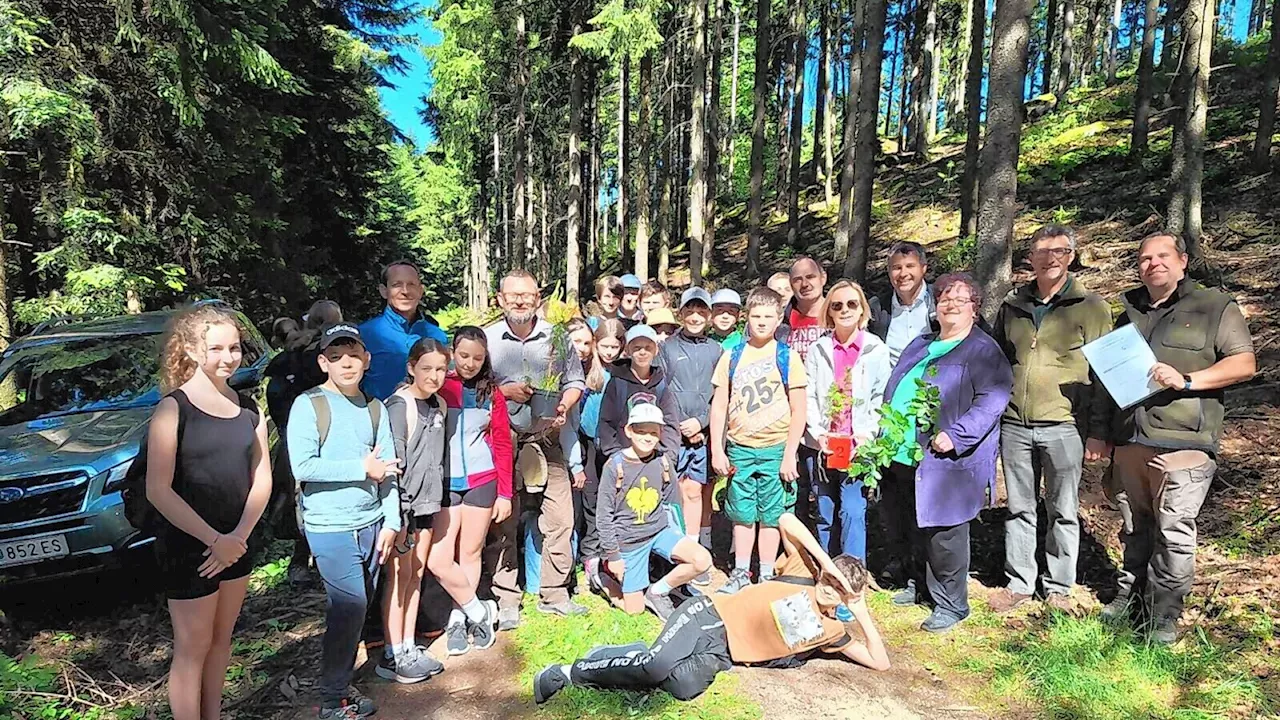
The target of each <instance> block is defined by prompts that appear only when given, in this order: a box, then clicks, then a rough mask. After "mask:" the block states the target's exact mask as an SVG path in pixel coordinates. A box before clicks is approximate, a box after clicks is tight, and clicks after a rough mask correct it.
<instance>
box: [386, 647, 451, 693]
mask: <svg viewBox="0 0 1280 720" xmlns="http://www.w3.org/2000/svg"><path fill="white" fill-rule="evenodd" d="M441 670H444V666H443V665H441V664H440V663H439V662H437V661H436V659H435V658H433V657H431V656H430V655H424V654H420V653H418V652H417V650H416V649H414V650H411V651H409V652H407V653H405V654H403V655H400V656H397V657H396V658H394V659H389V658H387V657H386V656H383V658H382V661H381V662H379V663H378V667H377V669H376V670H375V672H376V673H378V677H380V678H383V679H384V680H390V681H392V682H397V683H400V684H401V685H412V684H414V683H420V682H422V681H423V680H426V679H427V678H429V677H431V676H432V675H434V674H436V673H438V672H440V671H441Z"/></svg>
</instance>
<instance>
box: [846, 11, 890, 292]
mask: <svg viewBox="0 0 1280 720" xmlns="http://www.w3.org/2000/svg"><path fill="white" fill-rule="evenodd" d="M863 2H864V3H865V4H864V5H863V18H864V22H863V25H864V26H865V29H864V35H863V41H862V67H861V70H860V72H861V76H862V77H861V82H859V83H858V85H859V87H858V93H857V95H858V129H857V140H856V142H857V145H858V147H857V150H856V153H855V158H854V172H853V175H854V178H853V219H852V227H851V229H850V237H849V257H848V258H847V259H846V260H845V263H844V274H845V277H850V278H853V279H854V280H857V281H858V282H862V281H863V280H865V279H866V276H867V249H868V247H869V246H870V244H871V201H872V192H873V189H874V184H875V179H876V154H877V151H878V150H879V149H880V148H879V145H880V138H879V137H877V136H876V126H877V124H878V123H877V120H878V116H879V112H880V67H881V64H882V62H883V60H884V40H883V38H884V26H885V16H886V14H887V12H888V7H887V0H863Z"/></svg>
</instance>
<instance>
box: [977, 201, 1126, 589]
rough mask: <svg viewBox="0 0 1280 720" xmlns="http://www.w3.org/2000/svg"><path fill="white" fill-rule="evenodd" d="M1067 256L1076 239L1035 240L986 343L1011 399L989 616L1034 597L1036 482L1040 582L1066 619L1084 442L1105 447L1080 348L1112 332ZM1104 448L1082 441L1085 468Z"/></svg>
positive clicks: (1051, 235)
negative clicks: (997, 357)
mask: <svg viewBox="0 0 1280 720" xmlns="http://www.w3.org/2000/svg"><path fill="white" fill-rule="evenodd" d="M1075 251H1076V233H1075V230H1073V229H1071V228H1069V227H1064V226H1061V225H1046V226H1045V227H1042V228H1040V229H1039V230H1037V231H1036V232H1035V234H1034V235H1032V236H1031V248H1030V253H1029V255H1030V257H1031V269H1032V270H1033V271H1034V272H1035V281H1034V282H1030V283H1027V284H1026V285H1023V286H1022V287H1020V288H1017V289H1015V290H1012V291H1011V292H1010V293H1009V294H1008V295H1007V296H1006V297H1005V299H1004V302H1003V303H1002V304H1001V305H1000V311H999V312H998V313H997V315H996V323H995V328H994V330H995V339H996V342H998V343H1000V347H1001V349H1002V350H1004V353H1005V356H1006V357H1008V358H1009V363H1010V364H1011V365H1012V366H1013V395H1012V398H1011V399H1010V401H1009V405H1008V407H1007V408H1006V409H1005V411H1004V416H1003V418H1002V425H1001V429H1000V457H1001V461H1002V462H1003V463H1004V480H1005V487H1006V488H1007V490H1008V494H1009V515H1010V517H1009V519H1008V520H1006V521H1005V526H1004V528H1005V529H1004V535H1005V572H1006V573H1007V574H1008V576H1009V585H1008V587H1006V588H1002V589H1001V590H998V591H996V593H994V594H993V595H992V596H991V598H990V599H989V601H988V603H989V604H990V606H991V609H992V610H994V611H995V612H997V613H1006V612H1009V611H1010V610H1013V609H1014V608H1015V607H1017V606H1019V605H1021V604H1022V603H1024V602H1026V601H1027V600H1030V599H1031V596H1032V595H1034V594H1035V592H1036V576H1037V571H1036V500H1037V496H1038V495H1039V489H1040V483H1041V480H1042V478H1043V482H1044V504H1045V512H1046V516H1047V518H1048V528H1047V529H1046V531H1045V553H1044V554H1045V566H1046V568H1045V570H1046V572H1045V574H1044V575H1043V576H1041V578H1040V581H1041V584H1042V585H1043V590H1044V596H1045V600H1046V602H1047V603H1048V604H1049V605H1050V606H1052V607H1055V608H1057V609H1059V610H1061V611H1063V612H1068V611H1069V610H1070V602H1069V600H1068V595H1069V594H1070V592H1071V586H1072V585H1074V584H1075V581H1076V556H1077V555H1078V554H1079V550H1080V520H1079V517H1078V516H1077V512H1078V511H1079V509H1080V471H1081V469H1082V466H1083V460H1084V457H1085V447H1084V438H1087V437H1098V438H1105V437H1108V428H1107V427H1106V426H1107V425H1108V420H1109V416H1108V409H1109V406H1108V404H1107V400H1106V397H1105V396H1106V391H1105V390H1103V389H1102V386H1101V384H1100V383H1097V382H1092V381H1091V380H1090V377H1089V363H1088V362H1087V361H1086V360H1085V358H1084V353H1083V352H1081V350H1080V346H1081V345H1083V344H1084V343H1087V342H1092V341H1093V340H1096V339H1097V338H1099V337H1102V336H1103V335H1105V334H1106V333H1108V332H1109V331H1110V330H1111V307H1110V306H1109V305H1107V301H1106V300H1103V299H1102V297H1101V296H1099V295H1097V294H1095V293H1092V292H1089V290H1088V289H1087V288H1086V287H1085V286H1084V284H1083V283H1081V282H1080V280H1079V279H1078V278H1076V277H1074V276H1073V275H1072V274H1071V272H1070V269H1069V268H1070V267H1071V261H1072V259H1073V258H1074V257H1075ZM1099 392H1101V393H1102V395H1103V397H1101V398H1099V397H1098V393H1099ZM1104 444H1105V443H1104V441H1102V440H1091V441H1090V452H1089V459H1090V460H1097V459H1098V455H1099V452H1098V450H1099V449H1100V448H1101V446H1102V445H1104Z"/></svg>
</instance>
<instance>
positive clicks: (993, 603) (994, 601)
mask: <svg viewBox="0 0 1280 720" xmlns="http://www.w3.org/2000/svg"><path fill="white" fill-rule="evenodd" d="M1030 599H1031V595H1029V594H1028V595H1024V594H1022V593H1016V592H1012V591H1011V590H1009V588H1000V589H999V590H996V591H995V592H993V593H991V597H989V598H987V606H988V607H990V608H991V612H993V613H995V614H997V615H1006V614H1008V613H1011V612H1013V610H1014V609H1015V608H1017V607H1018V606H1019V605H1022V604H1023V603H1025V602H1026V601H1028V600H1030Z"/></svg>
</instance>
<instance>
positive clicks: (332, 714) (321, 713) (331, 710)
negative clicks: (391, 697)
mask: <svg viewBox="0 0 1280 720" xmlns="http://www.w3.org/2000/svg"><path fill="white" fill-rule="evenodd" d="M365 717H368V716H367V715H361V714H360V713H359V711H357V710H356V708H355V706H354V705H348V704H347V701H346V700H338V701H337V702H336V704H330V703H328V702H323V701H322V702H321V703H320V707H319V708H318V709H317V710H316V718H317V720H361V719H362V718H365Z"/></svg>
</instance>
